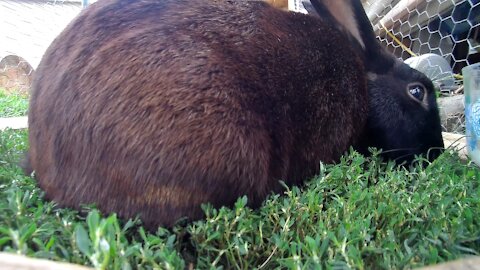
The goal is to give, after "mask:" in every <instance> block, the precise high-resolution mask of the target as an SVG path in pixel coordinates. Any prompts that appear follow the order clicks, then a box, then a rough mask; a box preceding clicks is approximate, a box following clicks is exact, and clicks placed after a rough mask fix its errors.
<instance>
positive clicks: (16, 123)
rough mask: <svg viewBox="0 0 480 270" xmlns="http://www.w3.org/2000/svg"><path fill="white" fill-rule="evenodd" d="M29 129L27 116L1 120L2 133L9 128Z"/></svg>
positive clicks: (0, 128)
mask: <svg viewBox="0 0 480 270" xmlns="http://www.w3.org/2000/svg"><path fill="white" fill-rule="evenodd" d="M27 127H28V119H27V117H26V116H22V117H8V118H0V131H1V130H5V129H7V128H11V129H25V128H27Z"/></svg>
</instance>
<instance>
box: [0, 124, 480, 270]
mask: <svg viewBox="0 0 480 270" xmlns="http://www.w3.org/2000/svg"><path fill="white" fill-rule="evenodd" d="M0 143H1V144H0V166H1V167H0V250H2V251H6V252H15V253H20V254H26V255H28V256H31V257H39V258H49V259H53V260H58V261H69V262H74V263H78V264H85V265H93V266H95V267H96V268H98V269H158V268H161V269H182V268H184V267H189V266H193V267H194V268H198V269H206V268H208V269H222V268H223V269H251V268H263V269H272V268H282V269H320V267H321V268H323V269H344V268H354V269H392V268H393V269H401V268H410V267H418V266H422V265H431V264H437V263H440V262H444V261H449V260H453V259H456V258H461V257H465V256H468V255H472V254H473V255H478V254H479V253H480V180H479V179H480V170H479V169H477V168H476V167H475V166H474V165H471V164H464V163H462V162H461V161H460V160H459V158H458V157H457V156H456V155H455V154H452V153H449V152H447V153H445V154H443V155H442V156H441V157H440V158H439V159H437V160H436V161H435V162H434V163H433V164H431V165H430V166H428V167H427V168H425V169H422V168H420V167H416V168H413V169H412V170H410V171H408V170H406V169H402V168H395V167H393V165H392V164H385V163H382V162H381V161H380V160H379V159H378V158H377V157H373V158H365V157H363V156H361V155H358V154H356V153H353V152H352V153H351V154H350V155H349V156H348V157H346V158H344V159H343V160H342V161H341V162H340V163H339V164H337V165H324V166H322V168H321V172H320V173H319V175H318V177H316V178H314V179H312V180H311V181H309V182H308V184H307V185H306V186H305V187H304V188H302V189H299V188H296V187H293V188H290V189H288V190H286V192H285V194H284V195H282V196H280V195H274V196H271V197H270V199H269V200H268V201H266V202H265V204H264V206H263V207H262V208H260V209H258V210H251V209H249V208H247V207H245V203H246V199H245V198H241V199H239V200H238V201H237V203H236V205H235V207H234V208H233V209H227V208H222V209H220V210H215V209H212V208H211V207H205V211H206V213H207V218H206V219H205V220H202V221H199V222H195V223H193V224H190V225H178V226H176V227H175V228H173V229H170V230H167V229H163V228H160V229H158V231H157V232H155V233H149V232H146V231H145V230H144V229H143V228H142V226H141V225H140V224H139V221H138V220H135V221H128V222H125V221H120V220H118V219H117V218H116V217H115V215H110V216H106V217H102V216H101V215H100V214H99V213H98V211H96V210H95V209H93V208H91V207H90V208H85V211H84V212H85V213H83V214H79V213H78V212H76V211H72V210H69V209H59V208H56V207H55V205H54V204H53V203H52V202H48V201H45V200H44V199H43V196H44V195H43V193H42V191H40V190H39V189H38V188H37V187H36V184H35V181H34V180H32V178H30V177H26V176H23V175H22V172H21V170H20V168H19V167H18V166H17V165H16V162H17V160H18V159H19V158H20V157H21V153H22V152H23V151H24V150H25V149H26V147H27V133H26V131H5V132H1V133H0Z"/></svg>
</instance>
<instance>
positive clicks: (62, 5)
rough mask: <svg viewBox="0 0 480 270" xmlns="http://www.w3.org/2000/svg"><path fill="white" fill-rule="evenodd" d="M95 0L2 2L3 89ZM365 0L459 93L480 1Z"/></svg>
mask: <svg viewBox="0 0 480 270" xmlns="http://www.w3.org/2000/svg"><path fill="white" fill-rule="evenodd" d="M100 1H101V0H100ZM179 1H183V0H179ZM284 1H285V0H284ZM289 1H292V0H289ZM294 1H296V0H294ZM92 2H95V0H0V88H1V89H3V90H4V91H7V92H8V91H10V92H12V91H21V92H25V93H27V92H28V89H29V87H30V83H31V79H32V75H33V73H34V70H35V69H36V67H37V65H38V63H39V61H40V59H41V57H42V55H43V53H44V52H45V50H46V49H47V47H48V45H49V44H50V43H51V42H52V41H53V39H54V38H55V37H56V36H57V35H58V34H59V33H60V32H61V30H62V29H63V28H64V27H65V26H66V25H67V24H68V23H69V22H70V21H71V20H72V19H73V18H74V17H75V16H76V15H77V14H78V13H79V12H80V11H81V10H82V8H83V7H85V6H87V5H88V4H89V3H92ZM362 2H363V4H364V7H365V11H366V13H367V15H368V17H369V19H370V21H371V22H372V25H373V27H374V30H375V33H376V34H377V36H378V38H379V40H380V41H381V42H382V43H383V44H384V45H385V46H386V48H387V49H388V50H389V51H391V52H392V53H393V54H395V55H396V56H397V57H399V58H402V59H403V60H405V61H406V62H407V63H409V64H410V65H412V66H413V67H415V68H417V69H419V70H420V71H422V72H424V73H426V74H427V76H429V77H430V78H431V79H432V80H433V81H434V83H435V84H436V86H437V87H438V88H439V90H440V91H441V92H442V93H444V94H447V95H451V94H455V93H458V92H461V69H462V68H463V67H465V66H467V65H471V64H473V63H477V62H480V30H479V29H480V0H363V1H362ZM443 118H445V116H444V117H443ZM446 118H448V120H449V121H450V124H448V123H447V124H445V127H446V129H447V130H449V131H454V132H462V131H463V125H464V124H463V123H464V119H463V118H464V117H463V114H461V113H460V114H458V115H447V116H446ZM452 123H453V124H452Z"/></svg>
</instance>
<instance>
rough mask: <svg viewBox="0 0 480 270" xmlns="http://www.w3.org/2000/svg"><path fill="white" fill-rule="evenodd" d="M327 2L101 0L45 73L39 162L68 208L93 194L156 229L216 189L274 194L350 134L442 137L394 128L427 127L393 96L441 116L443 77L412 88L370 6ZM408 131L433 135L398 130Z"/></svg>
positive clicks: (50, 190)
mask: <svg viewBox="0 0 480 270" xmlns="http://www.w3.org/2000/svg"><path fill="white" fill-rule="evenodd" d="M324 2H325V3H324ZM324 2H323V1H312V4H314V6H315V7H316V9H317V10H318V11H319V14H320V15H322V14H323V16H311V15H305V14H300V13H294V12H287V11H283V10H280V9H278V8H275V7H273V6H271V5H269V4H268V3H264V2H260V1H221V0H219V1H212V0H191V1H178V0H162V1H157V0H142V1H125V0H103V1H98V2H96V3H94V4H92V5H91V6H89V7H88V8H87V9H85V10H83V11H82V12H81V13H80V15H79V16H78V17H77V18H75V19H74V21H73V22H71V23H70V24H69V25H68V27H67V28H66V29H65V30H64V31H63V32H62V33H61V34H60V35H59V36H58V37H57V38H56V39H55V40H54V41H53V43H52V44H51V46H50V47H49V48H48V50H47V51H46V53H45V55H44V57H43V58H42V60H41V62H40V64H39V66H38V69H37V70H36V72H35V78H34V80H33V86H32V93H31V99H30V108H29V114H28V117H29V144H30V148H29V151H28V153H27V164H26V166H25V168H26V170H27V173H29V172H28V171H29V170H30V171H34V172H35V173H34V176H35V178H36V179H37V181H38V184H39V186H40V187H41V188H42V189H43V190H44V191H45V195H46V198H47V199H50V200H53V201H55V202H57V203H58V204H59V205H60V206H62V207H73V208H77V209H78V208H80V207H81V205H82V204H91V203H94V204H96V206H97V207H98V208H99V209H100V210H101V211H102V212H104V213H111V212H115V213H117V214H118V215H119V216H120V217H121V218H125V219H126V218H133V217H136V216H139V217H140V219H141V220H142V221H143V224H144V226H145V227H147V228H150V229H155V228H156V227H157V226H165V227H170V226H173V225H174V224H175V223H176V222H177V221H178V220H179V219H181V218H186V219H188V220H197V219H201V218H202V217H203V215H204V214H203V211H202V209H201V205H202V204H204V203H210V204H212V205H213V206H214V207H217V208H218V207H221V206H231V205H233V203H234V202H235V201H236V200H237V198H238V197H240V196H244V195H246V196H247V198H248V205H249V206H250V207H252V208H256V207H259V206H260V205H261V204H262V202H263V201H264V200H265V198H266V197H267V196H268V195H269V194H271V193H272V192H273V193H278V192H281V191H282V190H283V186H282V184H281V183H280V180H282V181H284V182H285V184H287V185H290V186H291V185H301V184H302V183H303V182H304V181H305V180H306V179H308V178H310V177H312V176H314V175H315V174H316V173H317V172H318V170H319V167H320V166H319V164H320V162H325V163H333V162H336V161H338V160H339V158H340V157H341V155H342V154H343V153H344V152H345V151H346V150H347V149H348V148H349V147H350V146H355V147H356V148H357V149H359V151H363V149H367V148H368V146H377V145H378V146H383V145H385V146H392V147H399V148H411V147H412V145H413V146H415V147H416V144H417V143H418V144H421V145H424V146H425V147H427V146H428V147H440V146H441V143H440V142H439V141H436V139H438V135H439V134H434V135H435V136H433V139H432V140H430V139H431V137H425V136H423V135H425V134H427V133H429V132H430V133H432V132H433V133H435V132H436V129H434V130H432V129H429V130H425V131H422V132H423V133H422V132H420V133H419V134H417V133H415V132H413V131H412V132H410V130H405V131H403V130H400V131H399V132H400V133H395V134H394V133H392V134H390V133H389V132H390V128H393V129H395V128H397V127H391V124H390V123H395V124H400V125H402V124H404V126H399V127H398V128H402V127H409V128H411V129H413V130H415V129H421V128H424V127H427V126H425V123H423V125H419V126H416V125H417V124H418V123H416V122H415V123H412V122H408V119H407V117H409V115H407V114H408V113H407V112H404V115H402V114H399V112H398V111H389V110H390V108H392V109H394V110H397V109H400V110H401V109H404V108H406V107H409V108H410V107H415V106H417V107H418V108H414V109H415V110H417V111H418V113H419V114H421V116H418V117H417V118H415V117H414V118H413V119H412V120H415V121H416V120H417V119H418V118H420V120H423V119H424V118H421V117H425V119H429V120H433V121H437V118H435V117H436V116H435V115H434V114H435V112H436V103H435V100H434V99H432V96H433V92H432V91H433V88H430V86H431V85H430V84H429V83H428V82H426V81H424V80H425V78H423V77H421V76H420V74H416V73H415V76H419V78H420V79H421V81H422V82H423V83H424V85H425V86H426V88H425V89H424V97H423V99H422V100H423V101H422V102H420V101H419V100H420V98H418V101H417V100H415V98H416V96H415V95H414V94H412V95H413V96H414V97H415V98H412V97H411V96H407V94H408V93H409V92H408V91H407V90H405V89H403V88H402V85H403V81H402V80H406V81H408V82H410V80H411V78H413V77H409V75H410V73H413V72H414V71H412V70H408V71H405V69H406V67H405V66H403V65H401V63H398V62H397V61H396V60H395V59H394V58H393V57H392V56H391V55H388V54H386V53H385V52H383V51H378V50H379V49H381V47H380V46H379V45H375V44H377V43H376V41H375V37H374V34H373V30H372V29H371V25H370V28H368V25H364V24H362V21H361V19H362V18H363V17H361V16H356V17H355V18H356V19H357V20H358V22H353V24H352V21H351V20H350V19H348V20H345V21H342V20H341V19H339V18H342V16H347V17H348V16H350V15H352V14H349V13H357V12H360V13H361V12H363V9H362V8H361V5H360V6H355V3H356V2H355V1H338V3H337V2H333V4H332V3H328V2H329V1H324ZM335 5H337V6H335ZM338 5H340V8H335V7H338ZM341 5H345V6H343V7H341ZM332 7H333V8H332ZM329 8H330V9H329ZM358 8H360V9H358ZM345 10H347V11H348V12H345ZM335 12H343V15H342V14H337V13H335ZM347 17H344V18H347ZM359 27H365V28H362V29H360V28H359ZM363 31H365V35H363V34H364V33H363ZM370 31H371V32H370ZM364 38H368V40H365V39H364ZM369 57H370V58H372V59H375V61H376V63H377V65H380V66H382V65H383V67H385V68H381V67H378V66H376V65H374V64H371V63H369V61H368V59H369ZM409 72H410V73H409ZM404 73H405V75H406V77H402V76H403V75H404ZM396 76H399V79H398V80H399V81H402V84H400V83H398V85H397V81H395V83H396V84H395V85H393V82H391V81H390V80H392V79H396ZM394 86H395V87H394ZM397 86H398V87H397ZM385 87H386V88H388V90H385V89H383V88H385ZM419 91H420V90H419ZM397 92H398V93H397ZM369 96H371V97H369ZM419 96H420V94H419ZM407 103H408V104H407ZM403 106H405V107H403ZM426 111H428V112H431V114H432V115H428V116H427V115H426ZM437 114H438V113H437ZM424 115H425V116H424ZM390 118H400V119H398V121H397V122H394V121H393V119H390ZM404 118H405V119H404ZM436 124H437V123H432V124H431V125H432V126H435V128H436ZM438 125H440V124H439V123H438ZM428 127H429V126H428ZM369 129H372V130H371V131H369ZM375 132H383V133H385V134H376V133H375ZM405 135H407V136H417V135H421V136H420V137H414V138H410V141H408V143H409V144H407V145H403V144H401V143H398V144H397V143H396V142H398V141H401V140H400V138H399V137H401V138H402V139H405V140H408V138H406V137H405ZM440 138H441V134H440ZM377 139H378V141H377ZM383 139H384V140H383ZM389 140H392V142H391V141H389ZM420 142H421V143H420ZM423 142H425V143H423ZM425 147H424V148H421V152H422V153H424V152H425ZM394 153H395V152H392V154H391V155H392V156H391V158H395V157H397V156H395V155H394ZM402 155H403V154H402ZM432 158H434V157H433V156H432Z"/></svg>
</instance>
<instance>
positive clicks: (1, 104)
mask: <svg viewBox="0 0 480 270" xmlns="http://www.w3.org/2000/svg"><path fill="white" fill-rule="evenodd" d="M27 109H28V97H27V96H25V95H22V94H18V93H13V94H8V93H7V92H6V91H5V90H4V89H2V88H0V117H14V116H24V115H26V114H27Z"/></svg>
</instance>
